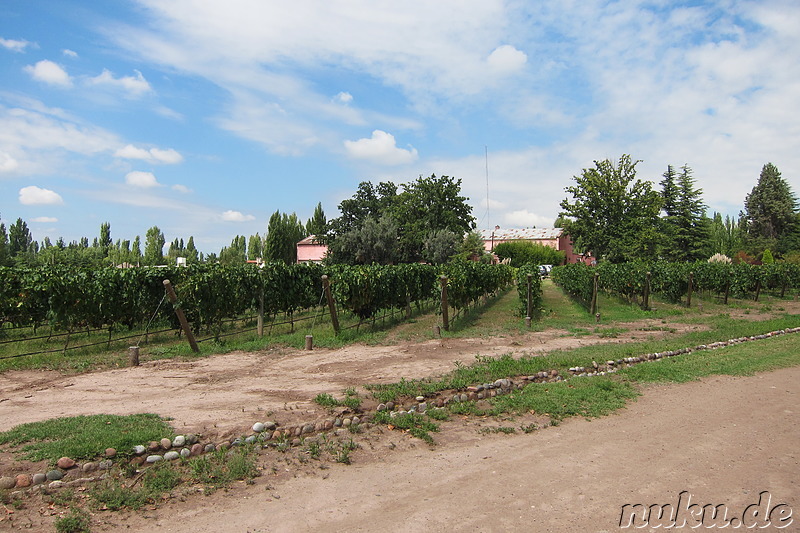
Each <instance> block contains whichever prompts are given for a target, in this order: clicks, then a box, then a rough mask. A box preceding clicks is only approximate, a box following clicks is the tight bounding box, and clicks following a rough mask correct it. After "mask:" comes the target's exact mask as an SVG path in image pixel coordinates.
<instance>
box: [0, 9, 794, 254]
mask: <svg viewBox="0 0 800 533" xmlns="http://www.w3.org/2000/svg"><path fill="white" fill-rule="evenodd" d="M798 27H800V4H798V3H797V2H796V1H794V0H774V1H773V0H760V1H753V2H748V1H741V0H724V1H718V2H700V1H695V2H669V1H664V0H651V1H634V0H632V1H618V2H602V1H592V0H575V1H569V0H563V1H557V2H556V1H552V2H551V1H542V2H529V1H505V2H504V1H495V0H474V1H470V0H458V1H448V0H440V1H436V2H429V1H414V0H409V1H404V2H397V1H394V2H385V1H376V0H371V1H359V0H349V1H343V0H339V1H337V0H329V1H324V2H323V1H319V0H315V1H308V0H295V1H293V2H277V1H268V0H226V1H225V2H215V1H211V0H207V1H200V0H169V1H163V0H125V1H123V0H119V1H103V2H97V1H78V0H36V1H31V0H4V1H3V3H2V6H1V7H0V217H2V221H3V222H5V223H6V225H8V224H9V223H12V222H13V221H14V220H16V218H17V217H22V218H23V220H26V221H27V223H28V225H29V227H30V229H31V232H32V234H33V237H34V238H35V239H37V240H41V239H43V238H44V237H45V236H49V237H50V238H51V239H56V238H58V237H59V236H63V237H64V238H65V239H66V240H67V241H71V240H73V239H78V238H80V237H82V236H88V237H90V239H91V238H93V237H94V236H96V235H97V234H98V233H99V227H100V224H101V223H103V222H106V221H107V222H109V223H110V224H111V235H112V238H113V239H114V240H116V239H118V238H122V239H132V238H133V237H134V236H136V235H140V236H142V238H143V237H144V234H145V232H146V231H147V229H148V228H149V227H151V226H153V225H157V226H159V227H160V228H161V229H162V231H163V232H164V234H165V236H166V238H167V241H171V240H173V239H175V238H183V239H187V238H188V237H189V236H190V235H192V236H194V239H195V242H196V244H197V247H198V248H199V249H200V250H201V251H204V252H206V253H208V252H218V251H219V249H220V248H221V247H222V246H226V245H228V244H230V242H231V239H232V238H233V237H234V236H235V235H251V234H255V233H256V232H258V233H261V234H262V235H263V234H264V233H265V231H266V226H267V221H268V218H269V216H270V215H271V214H272V213H273V212H274V211H276V210H281V211H282V212H288V213H292V212H295V213H297V215H298V216H299V217H300V218H301V219H302V220H306V219H307V218H309V217H310V216H311V214H312V212H313V209H314V207H315V206H316V204H317V202H322V204H323V208H324V209H325V212H326V214H327V216H328V218H333V217H335V216H337V215H338V211H337V208H336V206H337V205H338V204H339V202H340V201H341V200H343V199H344V198H348V197H350V196H351V195H352V194H353V193H354V192H355V190H356V188H357V186H358V183H359V182H361V181H365V180H369V181H373V182H377V181H382V180H391V181H394V182H395V183H407V182H410V181H413V180H414V179H416V178H417V177H418V176H420V175H424V176H429V175H431V174H436V175H449V176H454V177H457V178H460V179H461V180H462V181H463V183H462V187H463V191H464V193H465V195H466V196H468V197H469V198H470V203H471V205H472V206H473V214H474V215H475V216H476V218H477V220H478V225H479V227H481V228H487V227H493V226H494V225H496V224H497V225H500V226H502V227H506V228H513V227H530V226H534V225H535V226H538V227H546V226H551V225H552V223H553V221H554V219H555V217H556V216H557V214H558V211H559V207H558V204H559V202H560V201H561V200H562V199H563V198H565V193H564V188H565V187H567V186H569V185H570V184H571V183H572V177H573V176H574V175H577V174H580V172H581V169H582V168H587V167H590V166H592V164H593V163H592V162H593V161H594V160H598V159H606V158H610V159H612V160H616V159H617V158H618V157H619V156H620V155H622V154H630V155H631V156H632V157H633V158H634V159H641V160H642V163H640V164H639V166H638V167H637V168H638V176H639V177H640V178H643V179H648V180H650V181H653V182H654V183H658V182H659V181H660V179H661V174H662V173H663V172H664V171H665V170H666V167H667V165H668V164H672V165H674V166H676V167H679V166H681V165H683V164H688V165H689V166H690V167H692V169H693V170H694V175H695V178H696V179H697V186H698V187H700V188H702V189H703V191H704V199H705V201H706V203H707V204H708V206H709V209H710V211H720V212H722V213H725V214H731V215H735V214H737V213H738V212H739V211H740V210H741V209H742V205H743V201H744V197H745V195H746V194H747V193H748V192H749V191H750V190H751V189H752V187H753V186H754V185H755V183H756V181H757V179H758V175H759V172H760V170H761V167H762V166H763V165H764V164H765V163H767V162H772V163H774V164H775V165H776V166H777V167H778V168H779V170H780V171H781V173H782V174H783V176H784V178H786V179H787V181H788V182H789V184H790V185H791V186H792V188H793V190H794V191H795V193H800V179H799V178H798V176H800V44H798V41H797V38H796V34H797V28H798ZM487 151H488V178H489V179H488V203H487V179H486V178H487V171H486V168H487V164H486V163H487V157H486V153H487Z"/></svg>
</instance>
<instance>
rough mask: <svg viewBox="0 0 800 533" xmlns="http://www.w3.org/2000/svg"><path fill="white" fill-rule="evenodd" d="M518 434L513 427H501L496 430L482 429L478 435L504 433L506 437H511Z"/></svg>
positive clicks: (495, 428)
mask: <svg viewBox="0 0 800 533" xmlns="http://www.w3.org/2000/svg"><path fill="white" fill-rule="evenodd" d="M516 432H517V430H516V429H514V428H512V427H508V426H500V427H494V428H481V429H479V430H478V433H484V434H489V433H504V434H506V435H511V434H512V433H516Z"/></svg>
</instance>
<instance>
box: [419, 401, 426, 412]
mask: <svg viewBox="0 0 800 533" xmlns="http://www.w3.org/2000/svg"><path fill="white" fill-rule="evenodd" d="M418 409H419V412H420V413H424V412H425V411H426V410H427V409H428V404H427V403H426V402H422V403H421V404H419V407H418Z"/></svg>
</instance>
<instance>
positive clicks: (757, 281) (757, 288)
mask: <svg viewBox="0 0 800 533" xmlns="http://www.w3.org/2000/svg"><path fill="white" fill-rule="evenodd" d="M760 294H761V280H760V279H757V280H756V297H755V301H756V302H757V301H758V296H759V295H760Z"/></svg>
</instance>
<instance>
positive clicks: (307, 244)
mask: <svg viewBox="0 0 800 533" xmlns="http://www.w3.org/2000/svg"><path fill="white" fill-rule="evenodd" d="M327 253H328V246H327V245H325V244H322V243H319V242H317V239H316V237H315V236H314V235H309V236H308V237H306V238H305V239H303V240H302V241H300V242H298V243H297V262H298V263H308V262H312V263H319V262H320V261H322V259H323V258H324V257H325V254H327Z"/></svg>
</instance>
